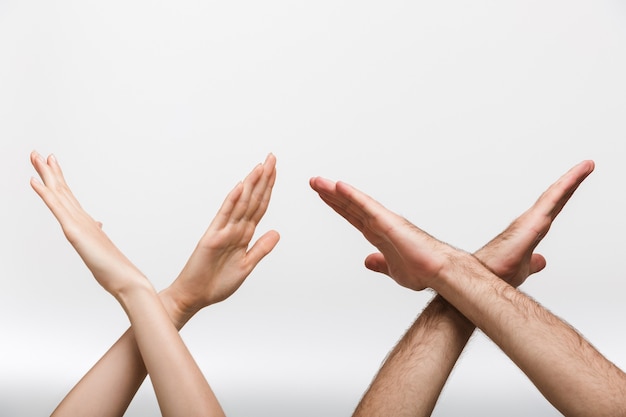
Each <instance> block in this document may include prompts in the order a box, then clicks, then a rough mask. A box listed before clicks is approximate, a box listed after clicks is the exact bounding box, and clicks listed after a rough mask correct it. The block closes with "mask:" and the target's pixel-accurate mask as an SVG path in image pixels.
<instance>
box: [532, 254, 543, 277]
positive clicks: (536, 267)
mask: <svg viewBox="0 0 626 417" xmlns="http://www.w3.org/2000/svg"><path fill="white" fill-rule="evenodd" d="M545 267H546V258H544V257H543V255H540V254H538V253H533V254H532V256H531V258H530V270H529V273H528V275H532V274H536V273H537V272H539V271H541V270H543V269H544V268H545Z"/></svg>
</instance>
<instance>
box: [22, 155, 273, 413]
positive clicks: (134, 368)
mask: <svg viewBox="0 0 626 417" xmlns="http://www.w3.org/2000/svg"><path fill="white" fill-rule="evenodd" d="M31 162H32V164H33V166H34V167H35V170H36V171H37V173H38V174H39V176H40V178H41V181H40V180H37V179H35V178H33V179H31V185H32V187H33V189H34V190H35V191H36V192H37V194H38V195H39V196H40V197H41V198H42V199H43V201H44V202H45V203H46V205H47V206H48V208H49V209H50V210H51V211H52V213H53V214H54V216H55V217H56V218H57V220H58V221H59V223H60V224H61V227H62V229H63V232H64V234H65V236H66V237H67V239H68V240H69V241H70V243H71V244H72V246H73V247H74V248H75V249H76V251H77V252H78V254H79V255H80V256H81V258H82V259H83V261H84V262H85V264H86V265H87V267H88V268H89V269H90V270H91V272H92V273H93V275H94V277H95V278H96V280H97V281H98V282H99V283H100V284H101V285H102V287H103V288H104V289H105V290H107V291H108V292H109V293H111V294H112V295H113V296H114V297H115V298H116V299H117V300H118V301H119V302H120V305H121V306H122V307H123V308H124V310H125V312H126V314H127V315H128V317H129V320H130V322H131V328H130V329H129V330H128V331H126V333H124V335H122V337H121V338H120V339H119V340H118V341H117V342H116V343H115V344H114V345H113V346H112V347H111V349H109V351H108V352H107V353H106V354H105V355H104V356H103V357H102V358H101V359H100V361H98V363H97V364H96V365H95V366H94V367H93V368H92V369H91V370H90V371H89V372H88V373H87V374H86V375H85V376H84V377H83V379H81V381H80V382H79V383H78V384H77V385H76V386H75V387H74V388H73V389H72V391H71V392H70V393H69V394H68V395H67V396H66V397H65V398H64V400H63V401H62V402H61V404H59V406H58V407H57V409H56V410H55V411H54V413H53V416H75V415H91V416H121V415H123V414H124V411H125V410H126V408H127V407H128V404H129V403H130V401H131V399H132V397H133V396H134V395H135V393H136V391H137V389H138V388H139V386H140V385H141V383H142V381H143V380H144V378H145V376H146V374H147V373H149V374H150V377H151V378H150V379H151V381H152V384H153V387H154V390H155V393H156V395H157V399H158V401H159V406H160V408H161V411H162V414H163V415H164V416H171V415H186V416H193V415H198V416H208V415H211V416H213V415H214V416H220V415H223V411H222V409H221V407H220V405H219V403H218V401H217V399H216V398H215V396H214V394H213V392H212V391H211V388H210V387H209V385H208V383H207V381H206V379H205V378H204V376H203V375H202V373H201V371H200V370H199V368H198V367H197V365H196V364H195V362H194V361H193V358H192V357H191V355H190V354H189V352H188V350H187V348H186V347H185V345H184V343H183V341H182V339H181V338H180V336H179V335H178V331H177V330H178V329H180V328H181V327H182V326H183V325H184V324H185V323H186V322H187V321H188V320H189V319H190V318H191V317H192V316H193V315H194V314H195V313H197V312H198V311H199V310H200V309H202V308H204V307H206V306H208V305H211V304H215V303H217V302H220V301H222V300H224V299H226V298H228V297H229V296H230V295H232V294H233V293H234V292H235V291H236V290H237V288H239V286H240V285H241V284H242V283H243V281H244V280H245V279H246V277H247V276H248V275H249V274H250V272H251V271H252V270H253V269H254V267H255V266H256V265H257V264H258V263H259V262H260V261H261V259H263V257H265V256H266V255H267V254H268V253H269V252H271V250H272V249H273V248H274V247H275V246H276V244H277V243H278V240H279V235H278V233H277V232H275V231H269V232H267V233H265V234H264V235H263V236H261V237H260V238H259V239H258V240H257V241H256V242H255V243H254V244H253V245H252V246H251V247H250V242H251V239H252V236H253V234H254V231H255V229H256V226H257V224H258V222H259V221H260V220H261V218H262V217H263V215H264V213H265V211H266V209H267V206H268V204H269V200H270V196H271V191H272V187H273V185H274V181H275V178H276V169H275V164H276V160H275V158H274V156H273V155H269V156H268V157H267V159H266V161H265V162H264V163H263V164H259V165H258V166H257V167H255V168H254V169H253V170H252V172H251V173H250V174H249V175H248V176H247V177H246V179H245V180H244V181H243V182H240V183H239V184H237V186H236V187H235V188H234V189H233V190H232V191H231V192H230V193H229V195H228V196H227V197H226V200H225V201H224V203H223V205H222V207H221V208H220V210H219V212H218V213H217V215H216V217H215V219H214V220H213V221H212V223H211V225H210V226H209V228H208V229H207V231H206V233H205V234H204V235H203V236H202V238H201V240H200V242H199V243H198V245H197V247H196V249H195V250H194V252H193V254H192V255H191V257H190V258H189V261H188V262H187V264H186V265H185V267H184V268H183V270H182V272H181V273H180V275H179V276H178V278H177V279H176V280H175V281H174V282H173V283H172V285H171V286H170V287H168V288H167V289H165V290H164V291H162V292H161V293H160V294H157V293H156V292H155V290H154V288H153V287H152V285H151V284H150V283H149V282H148V280H147V279H146V278H145V277H144V276H143V274H141V272H140V271H139V270H138V269H137V268H136V267H135V266H134V265H132V263H131V262H130V261H129V260H128V259H127V258H126V257H124V255H123V254H122V253H121V252H120V251H119V250H118V249H117V248H116V247H115V245H114V244H113V243H112V242H111V241H110V240H109V239H108V237H107V236H106V234H105V233H104V232H103V231H102V228H101V226H102V225H101V224H100V223H99V222H96V221H94V220H93V219H92V218H91V217H90V216H89V215H88V214H87V213H86V212H85V211H84V210H83V209H82V208H81V206H80V204H79V203H78V201H77V200H76V198H75V197H74V196H73V195H72V193H71V190H70V189H69V187H68V186H67V183H66V181H65V179H64V177H63V173H62V171H61V168H60V166H59V164H58V162H57V161H56V159H55V158H54V156H49V157H48V158H47V159H44V158H43V157H41V156H40V155H39V154H38V153H36V152H33V153H32V154H31ZM103 393H106V394H105V395H103Z"/></svg>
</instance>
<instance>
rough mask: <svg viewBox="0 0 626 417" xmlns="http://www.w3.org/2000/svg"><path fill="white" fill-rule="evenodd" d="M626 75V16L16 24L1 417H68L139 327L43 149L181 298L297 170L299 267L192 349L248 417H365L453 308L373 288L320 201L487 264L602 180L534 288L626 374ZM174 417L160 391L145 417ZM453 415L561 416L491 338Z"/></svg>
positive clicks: (268, 277)
mask: <svg viewBox="0 0 626 417" xmlns="http://www.w3.org/2000/svg"><path fill="white" fill-rule="evenodd" d="M624 74H626V4H625V3H624V2H622V1H617V0H614V1H608V0H605V1H602V0H598V1H593V2H592V1H577V0H574V1H573V0H567V1H565V0H563V1H549V0H548V1H543V0H542V1H534V0H533V1H528V0H524V1H508V2H502V1H481V0H479V1H473V2H464V1H452V0H450V1H440V2H413V1H399V0H391V1H384V2H383V1H378V2H374V1H343V0H332V1H326V0H321V1H316V2H293V1H280V0H271V1H265V2H261V1H231V2H212V1H207V0H202V1H191V0H190V1H177V2H174V1H171V0H163V1H140V0H136V1H119V0H113V1H108V2H101V1H85V0H80V1H79V0H75V1H70V0H60V1H41V0H23V1H20V2H18V1H13V0H0V187H1V188H0V196H1V201H2V204H1V205H0V215H1V217H0V325H1V327H0V330H1V339H0V353H1V356H0V414H1V415H3V416H4V415H25V416H29V415H45V414H48V413H50V412H51V411H52V410H53V409H54V407H55V406H56V404H57V403H58V402H59V401H60V400H61V398H62V397H63V395H64V394H65V393H66V392H67V391H68V390H69V389H70V388H71V386H72V385H73V384H74V383H75V382H76V381H77V380H78V379H79V378H80V377H81V376H82V375H83V374H84V372H86V371H87V370H88V369H89V367H90V366H91V365H92V364H93V363H94V362H95V361H96V360H97V359H98V358H99V357H100V355H102V354H103V353H104V352H105V350H106V349H107V348H108V347H109V345H110V344H111V343H113V341H114V340H115V339H116V338H117V337H118V336H119V335H120V334H121V333H122V331H123V330H124V329H125V328H126V326H127V319H126V317H125V315H124V313H123V311H122V310H121V308H120V307H119V305H117V303H116V302H115V300H114V299H113V298H112V297H111V296H109V295H108V294H107V293H105V292H104V291H103V290H102V289H101V288H100V287H99V286H98V285H97V283H96V282H95V280H93V278H92V277H91V275H90V274H89V272H88V271H87V269H86V268H85V267H84V266H83V265H82V263H81V261H80V259H79V257H78V256H77V255H76V254H75V253H74V251H73V250H72V248H71V247H70V246H69V244H68V243H67V242H66V241H65V239H64V238H63V235H62V233H61V231H60V228H59V227H58V225H57V223H56V221H55V220H54V218H53V217H52V215H51V214H50V213H49V212H48V210H47V208H46V207H45V206H44V205H43V203H42V202H41V201H39V199H38V197H37V196H36V195H35V193H34V192H33V191H32V190H31V189H30V187H29V185H28V180H29V177H30V176H31V175H33V174H34V171H33V169H32V168H31V167H30V165H29V160H28V155H29V152H30V151H31V150H32V149H37V150H39V151H40V152H41V153H44V154H47V153H51V152H54V153H55V154H56V156H57V157H58V159H59V160H60V162H61V164H62V166H63V168H64V170H65V174H66V177H67V179H68V182H69V183H70V185H71V186H72V188H73V189H74V191H75V194H76V195H77V196H78V198H79V199H80V201H81V202H82V203H83V206H84V207H85V208H86V209H87V210H88V211H89V212H90V213H91V214H92V215H93V216H94V217H96V218H97V219H99V220H100V221H102V222H103V223H104V227H105V230H106V231H107V233H108V234H109V235H110V237H111V238H112V239H113V241H114V242H116V243H117V244H118V246H119V247H120V248H121V249H122V251H124V252H125V253H126V254H127V255H128V257H129V258H130V259H131V260H133V261H134V262H135V263H136V265H137V266H138V267H139V268H140V269H142V271H144V272H145V273H146V274H147V275H148V276H149V277H150V278H151V280H152V281H153V282H154V285H155V286H156V287H157V288H159V289H160V288H164V287H165V286H166V285H167V284H168V283H169V282H170V281H171V280H172V279H173V278H174V277H175V276H176V274H177V273H178V272H179V270H180V268H181V267H182V265H183V264H184V262H185V260H186V259H187V256H188V255H189V254H190V253H191V251H192V249H193V247H194V246H195V243H196V242H197V240H198V238H199V237H200V235H201V234H202V232H203V231H204V229H205V228H206V226H207V225H208V224H209V222H210V220H211V218H212V216H213V214H214V213H215V212H216V210H217V208H218V207H219V205H220V203H221V201H222V199H223V197H224V196H225V195H226V193H227V192H228V191H229V190H230V188H231V187H232V186H233V185H234V184H235V183H236V182H237V181H239V180H240V179H241V178H243V177H244V176H245V174H246V173H247V172H248V171H249V170H250V169H251V168H252V167H253V166H254V165H255V164H256V163H257V162H260V161H262V160H263V159H264V157H265V155H266V154H267V153H268V152H274V153H275V154H276V155H277V157H278V180H277V183H276V187H275V191H274V196H273V201H272V204H271V205H270V208H269V211H268V214H267V216H266V218H265V219H264V221H263V223H262V224H261V226H260V230H261V231H265V230H268V229H270V228H273V229H277V230H278V231H279V232H280V233H281V235H282V239H281V242H280V243H279V246H278V247H277V248H276V249H275V251H274V253H272V254H271V255H270V256H269V257H268V258H267V259H265V260H264V261H263V262H262V264H261V265H260V266H259V267H258V268H257V270H256V271H255V272H254V273H253V274H252V275H251V276H250V278H249V280H248V281H247V282H246V283H245V284H244V285H243V287H242V288H241V289H240V291H238V292H237V293H236V294H235V295H234V296H233V297H232V298H231V299H229V300H227V301H225V302H224V303H222V304H220V305H217V306H214V307H212V308H209V309H207V310H206V311H203V312H201V313H200V314H199V315H198V316H196V318H194V319H193V321H192V322H191V323H190V324H189V325H188V326H187V328H185V329H184V330H183V332H182V335H183V337H184V339H185V341H186V342H187V344H188V346H189V348H190V350H191V351H192V353H193V354H194V356H195V358H196V359H197V361H198V363H199V365H200V366H201V368H202V370H203V372H204V373H205V375H206V377H207V379H208V380H209V382H210V383H211V385H212V387H213V388H214V390H215V392H216V393H217V395H218V397H219V398H220V400H221V402H222V404H223V406H224V408H225V410H226V412H227V413H228V414H229V415H232V416H244V415H245V416H248V415H250V416H254V415H256V416H280V417H282V416H320V415H324V416H346V415H349V414H350V413H351V412H352V410H353V408H354V406H355V405H356V403H357V402H358V400H359V398H360V396H361V394H362V392H363V391H364V390H365V388H366V387H367V385H368V384H369V381H370V380H371V378H372V377H373V376H374V375H375V373H376V370H377V368H378V366H379V363H380V362H381V361H382V359H383V358H384V356H385V355H386V353H387V352H388V350H389V349H390V348H391V347H392V346H393V345H394V344H395V342H396V341H397V340H398V338H399V337H400V336H401V334H402V333H403V332H404V330H405V329H406V328H407V327H408V326H409V325H410V323H411V322H412V320H413V319H414V318H415V317H416V316H417V314H418V313H419V312H420V311H421V309H422V308H423V307H424V305H425V303H426V302H427V300H428V299H429V298H430V297H431V295H430V294H429V293H427V292H423V293H415V292H412V291H410V290H407V289H404V288H401V287H399V286H397V285H396V284H395V283H394V282H393V281H391V280H390V279H388V278H386V277H384V276H378V275H377V274H374V273H372V272H369V271H367V270H365V268H364V267H363V266H362V261H363V258H364V257H365V256H366V255H367V254H368V253H370V252H371V251H372V249H371V248H370V246H369V245H368V244H367V243H366V242H365V240H364V239H363V238H362V237H361V236H360V235H359V234H358V232H356V231H355V230H353V229H352V228H351V227H350V226H349V225H348V224H347V223H346V222H345V221H343V219H341V218H339V216H337V215H335V214H334V213H333V212H332V211H331V210H330V209H329V208H327V207H326V206H325V205H324V204H323V203H322V202H321V201H320V200H319V199H318V197H317V196H316V195H315V193H313V192H312V191H311V190H310V189H309V188H308V184H307V181H308V178H309V177H311V176H314V175H323V176H327V177H330V178H332V179H342V180H345V181H348V182H350V183H353V184H354V185H356V186H357V187H359V188H361V189H363V190H364V191H366V192H368V193H369V194H371V195H373V196H374V197H376V198H377V199H378V200H380V201H381V202H383V203H384V204H385V205H387V206H388V207H389V208H391V209H392V210H394V211H397V212H399V213H401V214H402V215H404V216H405V217H407V218H409V219H410V220H412V221H413V222H414V223H416V224H417V225H419V226H420V227H422V228H424V229H425V230H427V231H428V232H430V233H432V234H434V235H435V236H437V237H439V238H441V239H443V240H445V241H447V242H449V243H451V244H454V245H456V246H458V247H461V248H464V249H466V250H470V251H471V250H475V249H477V248H479V247H480V246H481V245H482V244H484V243H485V242H487V241H488V240H489V239H490V238H491V237H493V236H494V235H496V234H497V233H498V232H500V231H501V230H502V229H503V228H504V227H506V226H507V224H508V223H509V222H510V221H511V220H513V219H514V218H515V217H516V216H517V215H518V214H520V213H521V212H522V211H523V210H525V209H526V208H527V207H528V206H529V205H530V204H531V203H532V202H534V200H535V199H536V198H537V197H538V196H539V194H540V193H541V192H542V191H543V189H545V188H546V187H547V186H548V185H549V184H550V183H551V182H553V181H554V180H555V179H556V178H558V177H559V176H560V175H561V174H562V173H563V172H565V171H566V170H567V169H568V168H569V167H570V166H572V165H574V164H575V163H577V162H579V161H580V160H582V159H593V160H595V162H596V164H597V169H596V172H595V173H593V174H592V176H591V177H590V178H589V179H588V180H587V181H586V182H585V183H584V184H583V185H582V187H581V188H580V189H579V191H578V192H577V194H576V195H575V196H574V198H573V199H572V201H571V202H570V203H569V205H568V206H567V207H566V209H565V210H564V212H563V213H562V214H561V216H560V217H559V219H558V220H557V222H556V223H555V225H554V227H553V229H552V230H551V232H550V234H549V236H548V237H547V238H546V240H545V241H544V242H543V243H542V245H541V246H540V247H539V250H540V252H541V253H543V254H544V255H545V256H546V257H547V259H548V268H547V269H546V271H545V272H542V273H541V274H539V275H537V276H535V277H532V278H531V279H530V280H529V282H528V283H526V284H525V286H524V289H525V291H526V292H528V293H530V294H531V295H532V296H533V297H535V298H536V299H537V300H538V301H540V302H541V303H542V304H544V305H545V306H546V307H548V308H549V309H551V310H552V311H553V312H555V313H556V314H558V315H559V316H562V317H564V318H565V319H567V320H568V322H569V323H571V324H572V325H574V326H575V327H576V328H578V329H579V330H580V331H581V332H582V333H583V334H584V335H585V336H586V337H587V338H588V339H589V340H591V341H592V343H594V345H595V346H597V348H598V349H599V350H600V351H601V352H602V353H603V354H605V355H606V356H607V357H608V358H609V359H610V360H612V361H614V362H615V363H616V364H617V365H618V366H620V367H622V368H624V367H625V366H626V354H625V353H624V352H626V349H625V347H626V337H625V336H624V334H625V333H624V327H623V326H624V325H623V318H624V317H625V316H626V304H625V303H624V302H623V301H622V300H623V294H622V293H623V292H624V290H625V289H626V284H624V261H623V259H624V255H623V253H624V250H625V249H626V245H625V244H624V236H625V235H626V226H625V223H624V213H625V212H626V199H625V198H624V192H623V189H624V178H625V177H626V175H625V174H626V167H625V166H624V159H625V157H626V145H625V140H624V139H625V138H626V117H625V114H626V77H625V76H624ZM103 394H104V395H106V393H103ZM157 414H158V407H157V405H156V400H155V398H154V394H153V392H152V388H151V386H150V385H149V384H145V385H144V386H143V387H142V389H141V391H140V393H139V395H138V397H137V398H136V401H135V402H134V403H133V404H132V406H131V408H130V409H129V412H128V413H127V415H129V416H144V415H157ZM435 415H436V416H452V415H484V416H491V415H507V416H527V415H536V416H554V415H559V414H558V413H557V412H556V411H555V410H554V409H553V408H552V406H550V405H549V404H548V403H547V402H546V401H545V400H544V399H543V398H542V397H541V395H540V394H539V393H538V392H537V390H536V389H535V388H534V387H533V386H532V385H531V384H530V383H529V382H528V381H527V379H526V377H525V376H524V375H523V374H522V373H521V372H520V371H519V370H518V369H517V368H516V367H515V366H513V365H512V364H511V363H510V361H509V360H508V359H507V358H506V356H505V355H503V354H502V353H501V352H500V351H499V350H498V348H497V347H495V346H494V345H493V343H491V342H490V341H489V340H488V339H487V338H486V337H484V336H483V335H478V336H476V337H475V338H474V339H473V340H472V342H471V344H470V346H469V347H468V349H467V351H466V352H465V354H464V355H463V357H462V359H461V362H460V363H459V366H458V367H457V368H456V370H455V372H454V373H453V375H452V378H451V380H450V381H449V384H448V386H447V387H446V390H445V391H444V393H443V395H442V397H441V399H440V402H439V404H438V406H437V409H436V411H435Z"/></svg>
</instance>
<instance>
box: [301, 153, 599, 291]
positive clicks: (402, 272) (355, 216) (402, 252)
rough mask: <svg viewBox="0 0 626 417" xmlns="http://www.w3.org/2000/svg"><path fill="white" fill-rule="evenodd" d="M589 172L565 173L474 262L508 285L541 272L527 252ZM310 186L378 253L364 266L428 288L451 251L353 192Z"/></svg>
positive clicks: (584, 168) (586, 164)
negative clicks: (478, 262) (477, 262)
mask: <svg viewBox="0 0 626 417" xmlns="http://www.w3.org/2000/svg"><path fill="white" fill-rule="evenodd" d="M593 168H594V164H593V162H592V161H583V162H581V163H580V164H578V165H576V166H575V167H573V168H572V169H570V170H569V171H568V172H567V173H566V174H564V175H563V176H562V177H561V178H560V179H559V180H558V181H557V182H555V183H554V184H552V185H551V186H550V187H549V188H548V189H547V190H546V191H545V192H544V193H543V194H542V195H541V197H540V198H539V199H538V200H537V202H536V203H535V204H534V205H533V206H532V207H531V208H530V209H529V210H527V211H526V212H525V213H524V214H522V215H521V216H520V217H519V218H517V219H516V220H515V221H514V222H513V223H512V224H511V225H510V226H509V227H508V228H507V229H506V230H505V231H504V232H502V233H501V234H500V235H498V236H497V237H496V238H494V239H493V240H491V241H490V242H489V243H488V244H487V245H485V246H484V247H483V248H481V249H480V250H479V251H477V252H476V254H475V256H476V258H478V259H479V260H480V261H481V262H482V263H483V264H484V265H485V266H486V267H487V268H489V269H491V271H492V272H494V273H495V274H496V275H498V276H499V277H501V278H503V279H504V280H506V281H507V282H509V283H510V284H511V285H514V286H518V285H520V284H521V283H522V282H524V280H525V279H526V278H527V277H528V276H529V275H530V274H533V273H535V272H538V271H540V270H541V269H543V268H544V267H545V265H546V261H545V259H544V257H543V256H542V255H539V254H534V253H533V251H534V249H535V248H536V247H537V245H538V244H539V242H540V241H541V239H542V238H543V237H544V236H545V235H546V234H547V232H548V230H549V229H550V226H551V224H552V222H553V221H554V219H555V218H556V216H557V215H558V214H559V212H560V211H561V210H562V209H563V207H564V205H565V204H566V203H567V201H568V200H569V198H570V197H571V196H572V194H573V193H574V191H575V190H576V189H577V188H578V186H579V185H580V184H581V183H582V181H583V180H584V179H585V178H586V177H587V176H588V175H589V174H590V173H591V172H592V171H593ZM310 185H311V187H312V188H313V189H314V190H315V191H316V192H317V193H318V194H319V195H320V197H321V198H322V200H324V202H326V203H327V204H328V205H329V206H330V207H331V208H332V209H333V210H335V211H336V212H337V213H339V214H340V215H341V216H343V217H344V218H345V219H346V220H348V221H349V222H350V223H351V224H352V225H353V226H354V227H356V228H357V229H358V230H360V231H361V232H362V233H363V235H364V236H365V238H366V239H367V240H368V241H369V242H370V243H372V244H373V245H374V246H376V247H377V248H378V250H379V251H380V252H378V253H374V254H371V255H369V256H368V257H367V258H366V259H365V265H366V267H367V268H369V269H371V270H373V271H376V272H381V273H384V274H386V275H388V276H390V277H391V278H393V279H394V280H396V281H397V282H398V283H399V284H400V285H403V286H405V287H408V288H412V289H415V290H421V289H423V288H425V287H428V286H429V282H431V281H432V279H434V278H435V277H436V275H437V273H438V272H439V271H440V270H441V268H443V267H444V266H445V264H446V262H447V261H448V257H449V256H452V255H453V254H454V252H455V251H456V250H455V249H454V248H452V247H450V246H448V245H446V244H445V243H442V242H440V241H438V240H437V239H435V238H433V237H432V236H430V235H428V234H427V233H426V232H424V231H422V230H421V229H419V228H417V227H416V226H414V225H413V224H411V223H410V222H409V221H407V220H406V219H404V218H402V217H400V216H398V215H397V214H395V213H393V212H391V211H389V210H387V209H386V208H385V207H383V206H382V205H381V204H380V203H378V202H377V201H375V200H373V199H372V198H371V197H369V196H367V195H366V194H364V193H362V192H360V191H359V190H357V189H355V188H354V187H351V186H349V185H347V184H345V183H342V182H337V183H334V182H332V181H329V180H327V179H324V178H320V177H315V178H312V179H311V181H310Z"/></svg>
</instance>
